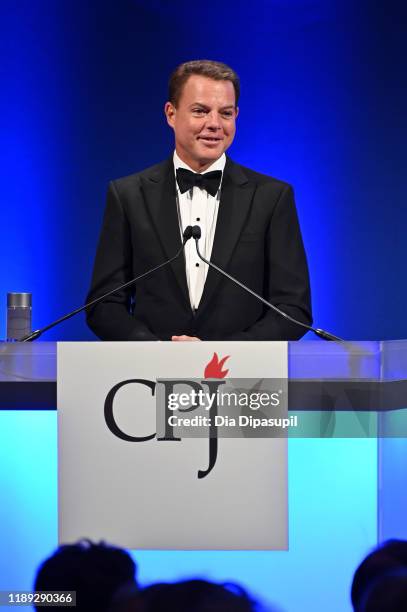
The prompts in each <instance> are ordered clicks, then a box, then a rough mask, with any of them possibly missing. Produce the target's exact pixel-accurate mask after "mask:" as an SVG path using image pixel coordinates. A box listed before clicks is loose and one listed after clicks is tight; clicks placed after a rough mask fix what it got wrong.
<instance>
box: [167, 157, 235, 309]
mask: <svg viewBox="0 0 407 612" xmlns="http://www.w3.org/2000/svg"><path fill="white" fill-rule="evenodd" d="M225 163H226V155H225V154H223V155H222V156H221V157H220V158H219V159H217V160H216V161H215V162H214V163H213V164H212V165H211V166H210V167H209V168H207V169H206V170H205V172H203V173H202V174H205V173H206V172H212V171H214V170H221V171H222V179H223V170H224V168H225ZM178 168H186V169H187V170H190V171H191V172H194V170H192V168H190V167H189V166H187V164H185V163H184V162H183V161H182V160H181V159H180V158H179V157H178V155H177V153H176V151H174V170H175V173H176V172H177V169H178ZM221 185H222V181H221V184H220V185H219V189H218V191H217V193H216V195H215V196H211V195H210V194H209V193H208V192H207V191H206V190H205V189H200V188H199V187H193V188H192V189H189V190H188V191H185V193H181V192H180V190H179V187H178V183H177V205H178V211H179V221H180V230H181V235H182V233H183V231H184V230H185V228H186V227H188V225H199V227H200V228H201V232H202V234H201V238H200V239H199V250H200V251H201V253H202V255H203V256H204V257H205V258H206V259H210V258H211V254H212V247H213V239H214V236H215V229H216V221H217V218H218V210H219V201H220V190H221ZM185 264H186V275H187V282H188V291H189V299H190V301H191V307H192V308H193V309H197V308H198V306H199V302H200V301H201V297H202V293H203V290H204V285H205V281H206V276H207V274H208V268H209V266H208V265H207V264H206V263H204V262H203V261H202V260H201V259H199V257H198V255H197V252H196V247H195V240H194V239H193V238H191V240H188V242H187V243H186V245H185Z"/></svg>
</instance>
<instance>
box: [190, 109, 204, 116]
mask: <svg viewBox="0 0 407 612" xmlns="http://www.w3.org/2000/svg"><path fill="white" fill-rule="evenodd" d="M192 112H193V113H194V115H203V114H205V112H206V111H205V110H204V109H203V108H194V109H192Z"/></svg>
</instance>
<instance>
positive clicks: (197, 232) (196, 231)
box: [192, 225, 344, 342]
mask: <svg viewBox="0 0 407 612" xmlns="http://www.w3.org/2000/svg"><path fill="white" fill-rule="evenodd" d="M192 237H193V238H194V240H195V246H196V252H197V253H198V257H199V258H200V259H201V260H202V261H204V262H205V263H206V264H208V266H210V267H211V268H214V269H215V270H216V271H217V272H219V273H220V274H223V276H225V277H226V278H228V279H229V280H231V281H232V282H234V283H235V284H236V285H239V287H241V288H242V289H244V290H245V291H247V292H248V293H251V295H253V296H254V297H256V298H257V299H258V300H260V301H261V302H263V304H265V305H266V306H268V307H269V308H271V309H272V310H274V311H275V312H277V313H278V314H279V315H281V316H282V317H284V318H285V319H287V321H291V323H295V324H296V325H300V326H301V327H304V328H305V329H306V330H307V331H312V332H314V334H316V335H317V336H318V337H319V338H322V339H323V340H329V341H336V342H344V340H343V339H342V338H339V337H338V336H334V334H330V333H329V332H327V331H325V330H323V329H319V328H315V327H312V326H311V325H308V324H307V323H303V322H302V321H297V319H294V318H293V317H291V316H290V315H288V314H287V313H286V312H284V311H283V310H280V309H279V308H277V306H274V304H271V303H270V302H268V301H267V300H265V299H264V297H262V296H261V295H259V294H258V293H256V292H255V291H253V290H252V289H250V288H249V287H246V285H244V284H243V283H241V282H240V281H238V280H237V279H236V278H234V277H233V276H231V275H230V274H228V273H227V272H225V271H224V270H222V269H221V268H219V267H218V266H217V265H216V264H214V263H212V262H210V261H209V260H208V259H205V257H204V256H203V255H202V254H201V252H200V250H199V246H198V240H199V239H200V237H201V228H200V227H199V225H194V226H193V228H192Z"/></svg>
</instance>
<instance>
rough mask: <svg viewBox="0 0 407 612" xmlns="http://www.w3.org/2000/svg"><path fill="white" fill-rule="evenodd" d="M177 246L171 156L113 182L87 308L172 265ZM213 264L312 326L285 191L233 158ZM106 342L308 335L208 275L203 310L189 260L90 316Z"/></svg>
mask: <svg viewBox="0 0 407 612" xmlns="http://www.w3.org/2000/svg"><path fill="white" fill-rule="evenodd" d="M180 246H181V236H180V229H179V222H178V215H177V206H176V185H175V177H174V166H173V161H172V158H171V159H169V160H167V161H165V162H163V163H161V164H158V165H156V166H153V167H151V168H148V169H147V170H144V171H143V172H139V173H137V174H132V175H131V176H128V177H125V178H122V179H119V180H116V181H113V182H112V183H111V184H110V186H109V191H108V196H107V205H106V211H105V216H104V221H103V227H102V232H101V236H100V241H99V246H98V249H97V254H96V260H95V266H94V272H93V278H92V285H91V289H90V293H89V295H88V298H87V301H90V300H91V299H93V298H95V297H98V296H100V295H102V294H103V293H106V292H107V291H109V290H111V289H113V288H114V287H116V286H118V285H120V284H121V283H125V282H126V281H128V280H130V279H131V278H133V277H135V276H137V275H138V274H141V273H143V272H145V271H146V270H148V269H149V268H152V267H154V266H156V265H158V264H160V263H161V262H162V261H164V260H165V259H167V258H170V257H172V256H173V255H174V254H175V253H176V252H177V250H178V249H179V248H180ZM211 261H213V262H214V263H215V264H217V265H218V266H220V267H221V268H223V269H225V270H226V271H227V272H229V274H231V275H232V276H234V277H236V278H237V279H238V280H240V281H241V282H242V283H245V284H246V285H248V286H249V287H250V288H251V289H253V290H254V291H256V292H257V293H259V294H260V295H262V296H264V297H265V299H267V300H269V301H270V302H272V303H273V304H275V305H276V306H278V307H279V308H281V309H282V310H284V311H285V312H286V313H288V314H290V315H291V316H293V317H295V318H297V319H299V320H301V321H303V322H305V323H311V322H312V319H311V305H310V288H309V279H308V268H307V262H306V257H305V252H304V247H303V243H302V238H301V233H300V228H299V225H298V219H297V213H296V209H295V204H294V198H293V192H292V189H291V187H290V186H289V185H287V184H286V183H283V182H281V181H278V180H275V179H273V178H270V177H268V176H265V175H262V174H259V173H257V172H253V171H252V170H249V169H248V168H244V167H243V166H240V165H238V164H235V163H234V162H233V161H231V160H230V159H229V158H227V162H226V166H225V170H224V177H223V181H222V191H221V198H220V204H219V213H218V219H217V225H216V232H215V238H214V243H213V250H212V256H211ZM87 321H88V325H89V326H90V328H91V329H92V330H93V331H94V332H95V334H96V335H97V336H99V337H100V338H101V339H103V340H157V339H160V340H169V339H171V336H172V335H181V334H187V335H190V336H198V337H199V338H201V339H202V340H295V339H298V338H300V337H301V336H302V335H303V334H304V329H303V328H302V327H300V326H297V325H294V324H293V323H290V322H288V321H286V320H285V319H284V318H283V317H281V316H280V315H278V314H277V313H275V312H273V311H272V310H270V309H267V308H266V307H265V306H263V304H262V303H261V302H260V301H259V300H257V299H256V298H255V297H253V296H252V295H250V294H248V293H247V292H245V291H244V290H243V289H241V288H240V287H238V286H236V285H235V284H234V283H232V282H231V281H229V280H228V279H226V278H224V277H222V276H221V275H220V274H219V273H218V272H216V271H215V270H213V269H209V271H208V275H207V279H206V283H205V287H204V292H203V295H202V299H201V302H200V304H199V308H198V309H197V311H195V312H194V311H193V310H192V308H191V304H190V300H189V294H188V287H187V280H186V273H185V260H184V258H183V256H182V255H181V256H180V257H179V258H178V260H176V261H175V262H174V263H172V264H171V265H169V266H167V267H165V268H164V269H162V270H159V271H158V272H155V273H153V274H152V275H151V276H150V277H148V278H146V279H144V280H142V281H139V282H138V283H137V284H136V285H135V286H134V287H133V288H132V289H131V290H130V291H129V292H121V293H118V294H115V295H113V296H110V297H109V298H107V299H106V300H105V301H104V302H102V303H100V304H98V305H97V306H95V307H94V308H92V309H90V310H89V312H88V314H87Z"/></svg>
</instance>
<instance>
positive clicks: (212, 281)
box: [197, 158, 255, 317]
mask: <svg viewBox="0 0 407 612" xmlns="http://www.w3.org/2000/svg"><path fill="white" fill-rule="evenodd" d="M254 191H255V185H254V184H253V183H249V181H248V179H247V177H246V175H245V174H244V172H243V170H242V168H241V167H240V166H239V165H237V164H235V163H234V162H232V160H231V159H229V158H227V161H226V165H225V171H224V177H223V181H222V190H221V196H220V203H219V212H218V219H217V223H216V230H215V237H214V241H213V248H212V255H211V261H213V263H214V264H216V265H217V266H219V267H220V268H222V269H223V270H225V269H226V270H227V266H228V263H229V261H230V258H231V256H232V253H233V250H234V248H235V246H236V243H237V241H238V240H239V236H240V234H241V232H242V230H243V227H244V224H245V221H246V219H247V217H248V214H249V211H250V206H251V202H252V198H253V194H254ZM222 279H223V280H225V279H224V277H223V276H222V275H221V274H220V273H219V272H217V271H216V270H213V269H212V268H209V270H208V275H207V277H206V283H205V287H204V291H203V294H202V299H201V301H200V304H199V308H198V312H197V316H198V317H199V316H200V315H201V314H202V313H203V312H204V311H205V309H206V308H207V307H208V304H209V303H210V301H211V299H212V298H213V296H214V292H215V290H216V288H217V286H218V285H219V283H220V282H221V280H222ZM226 282H231V281H226Z"/></svg>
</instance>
